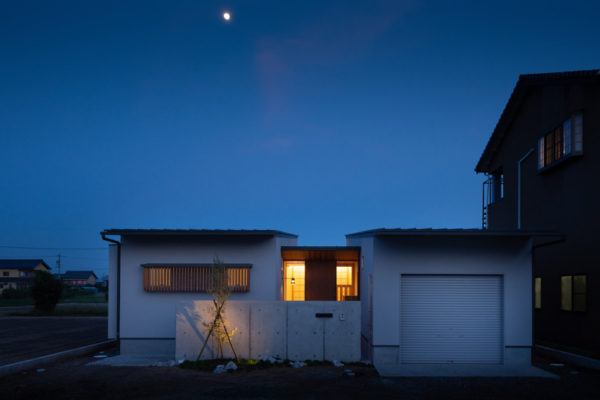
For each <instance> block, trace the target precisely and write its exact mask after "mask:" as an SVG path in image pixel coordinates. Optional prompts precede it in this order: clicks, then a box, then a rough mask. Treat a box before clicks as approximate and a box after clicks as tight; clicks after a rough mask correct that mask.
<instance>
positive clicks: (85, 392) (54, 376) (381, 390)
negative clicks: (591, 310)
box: [0, 356, 600, 400]
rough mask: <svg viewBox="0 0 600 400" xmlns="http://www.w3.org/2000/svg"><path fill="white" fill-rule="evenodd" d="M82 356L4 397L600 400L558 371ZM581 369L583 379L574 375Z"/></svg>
mask: <svg viewBox="0 0 600 400" xmlns="http://www.w3.org/2000/svg"><path fill="white" fill-rule="evenodd" d="M92 360H93V358H92V357H91V356H90V357H81V358H76V359H71V360H67V361H62V362H58V363H55V364H53V365H50V366H46V367H45V370H44V371H42V372H36V371H35V370H31V371H26V372H21V373H18V374H14V375H11V376H6V377H3V378H0V393H2V399H3V400H4V399H5V400H9V399H36V398H44V399H55V398H56V399H83V398H85V399H129V400H131V399H200V398H202V399H217V398H218V399H228V398H247V399H271V398H285V399H325V398H326V399H337V398H340V399H342V398H343V399H357V398H365V399H366V398H375V399H403V400H404V399H446V400H447V399H528V400H534V399H578V400H579V399H598V398H600V384H598V382H599V379H598V378H600V373H597V372H592V371H582V370H577V369H573V368H571V367H569V366H565V367H562V368H559V367H555V368H553V367H550V366H548V364H547V363H549V362H550V361H548V360H541V361H540V360H539V361H538V363H539V364H538V365H543V366H544V367H545V368H547V369H548V370H550V371H551V372H554V373H557V374H558V375H559V376H560V378H559V379H542V378H380V377H379V376H378V375H377V372H376V370H375V369H374V368H367V367H352V368H351V369H352V370H354V371H355V373H356V376H354V377H349V376H344V375H343V370H344V368H335V367H333V366H326V367H322V366H320V367H303V368H299V369H293V368H272V369H266V370H256V371H250V372H235V373H225V374H221V375H217V374H213V373H211V372H198V371H194V370H186V369H181V368H179V367H107V366H89V365H86V364H88V363H89V362H90V361H92ZM574 371H576V372H577V373H576V374H573V372H574Z"/></svg>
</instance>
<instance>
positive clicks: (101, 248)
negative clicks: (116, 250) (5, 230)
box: [0, 245, 107, 250]
mask: <svg viewBox="0 0 600 400" xmlns="http://www.w3.org/2000/svg"><path fill="white" fill-rule="evenodd" d="M0 248H3V249H28V250H106V249H107V248H106V247H30V246H5V245H0Z"/></svg>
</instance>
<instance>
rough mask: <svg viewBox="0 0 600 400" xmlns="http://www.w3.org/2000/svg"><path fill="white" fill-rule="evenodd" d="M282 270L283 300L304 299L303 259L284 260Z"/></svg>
mask: <svg viewBox="0 0 600 400" xmlns="http://www.w3.org/2000/svg"><path fill="white" fill-rule="evenodd" d="M284 271H285V272H284V281H285V285H284V294H283V298H284V300H286V301H304V282H305V266H304V261H286V262H285V263H284Z"/></svg>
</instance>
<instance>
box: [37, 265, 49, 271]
mask: <svg viewBox="0 0 600 400" xmlns="http://www.w3.org/2000/svg"><path fill="white" fill-rule="evenodd" d="M34 270H35V271H46V272H48V271H49V270H48V268H46V267H45V266H44V264H40V265H38V266H37V267H35V268H34Z"/></svg>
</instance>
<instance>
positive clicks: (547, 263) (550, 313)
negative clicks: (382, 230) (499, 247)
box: [489, 83, 600, 358]
mask: <svg viewBox="0 0 600 400" xmlns="http://www.w3.org/2000/svg"><path fill="white" fill-rule="evenodd" d="M599 93H600V83H595V84H588V85H583V84H570V85H566V84H563V85H560V84H556V85H549V86H544V87H538V88H534V89H532V90H531V91H530V93H529V95H528V97H527V98H526V100H525V101H524V103H523V104H522V107H521V110H520V112H519V114H518V115H517V117H516V118H515V119H514V120H513V121H512V125H511V128H510V131H509V132H508V133H507V135H506V136H505V138H504V140H503V142H502V144H501V146H500V148H499V150H498V152H497V153H496V155H495V157H494V159H493V161H492V167H491V170H494V169H496V168H500V167H502V168H503V169H504V193H505V197H504V199H502V200H500V201H498V202H497V203H494V204H491V205H490V206H489V228H490V229H502V228H516V226H517V162H518V160H519V159H520V158H521V157H522V156H523V155H524V154H525V153H526V152H527V151H528V150H529V149H531V148H534V149H535V152H534V153H533V154H532V155H531V156H530V157H529V158H528V159H527V160H526V161H525V162H524V163H523V164H522V172H521V178H522V228H523V229H531V230H539V229H547V230H553V231H556V232H559V233H562V234H564V235H565V241H564V242H562V243H557V244H555V245H552V246H544V247H540V248H538V249H536V250H535V252H534V267H533V269H534V275H535V276H539V277H541V278H542V308H541V309H540V310H535V312H534V325H535V337H536V342H537V343H538V344H545V345H550V346H557V347H559V348H563V349H567V350H570V351H571V350H572V351H576V352H580V353H582V354H586V355H591V356H595V357H597V358H600V341H598V339H597V334H595V332H598V331H600V313H599V312H598V310H599V309H600V296H599V295H598V293H600V267H599V266H600V253H598V252H597V251H596V247H597V239H596V237H597V234H596V232H595V231H596V229H597V227H596V225H597V221H600V208H599V207H598V206H597V204H596V203H597V199H598V197H599V196H600V186H599V185H597V184H595V183H594V182H596V180H597V177H598V175H599V174H600V157H599V156H600V94H599ZM580 110H583V155H582V156H577V157H573V158H571V159H567V160H565V161H564V162H562V163H560V164H557V165H555V166H553V167H550V168H548V169H547V170H545V171H543V172H541V173H540V172H538V170H537V157H538V151H537V140H538V138H539V137H541V136H542V135H543V134H544V133H546V132H548V131H549V130H550V129H552V128H554V127H556V126H557V125H559V124H560V123H561V122H562V121H564V120H566V119H567V118H569V117H570V116H571V115H572V114H573V113H574V112H576V111H580ZM566 274H586V275H587V292H588V303H587V308H588V311H587V312H585V313H573V312H565V311H561V310H560V276H561V275H566Z"/></svg>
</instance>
